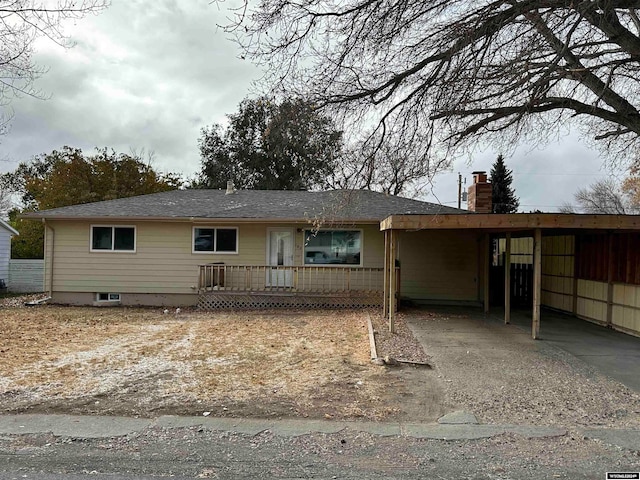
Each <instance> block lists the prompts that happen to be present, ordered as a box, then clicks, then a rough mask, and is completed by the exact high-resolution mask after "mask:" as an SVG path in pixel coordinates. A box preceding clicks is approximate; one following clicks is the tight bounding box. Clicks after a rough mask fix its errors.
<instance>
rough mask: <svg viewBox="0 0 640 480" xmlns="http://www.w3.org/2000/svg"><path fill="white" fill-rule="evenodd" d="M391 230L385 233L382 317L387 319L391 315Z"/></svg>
mask: <svg viewBox="0 0 640 480" xmlns="http://www.w3.org/2000/svg"><path fill="white" fill-rule="evenodd" d="M389 232H390V230H385V232H384V281H383V288H382V290H383V292H384V300H383V302H384V304H383V307H382V308H383V310H382V316H383V317H385V318H386V317H387V316H388V315H389V255H390V253H389V247H390V244H389V235H390V233H389Z"/></svg>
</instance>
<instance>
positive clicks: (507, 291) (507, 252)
mask: <svg viewBox="0 0 640 480" xmlns="http://www.w3.org/2000/svg"><path fill="white" fill-rule="evenodd" d="M510 322H511V234H510V233H507V235H506V241H505V248H504V323H505V324H508V323H510Z"/></svg>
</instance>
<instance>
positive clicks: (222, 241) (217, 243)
mask: <svg viewBox="0 0 640 480" xmlns="http://www.w3.org/2000/svg"><path fill="white" fill-rule="evenodd" d="M193 253H238V229H237V228H236V227H215V228H213V227H193Z"/></svg>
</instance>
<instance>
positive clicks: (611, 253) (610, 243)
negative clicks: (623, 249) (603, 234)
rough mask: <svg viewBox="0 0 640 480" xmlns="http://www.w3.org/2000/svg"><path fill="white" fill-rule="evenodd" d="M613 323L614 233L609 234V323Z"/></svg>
mask: <svg viewBox="0 0 640 480" xmlns="http://www.w3.org/2000/svg"><path fill="white" fill-rule="evenodd" d="M612 323H613V235H611V232H609V233H608V234H607V325H611V324H612Z"/></svg>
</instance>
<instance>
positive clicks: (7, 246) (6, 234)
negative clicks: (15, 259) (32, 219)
mask: <svg viewBox="0 0 640 480" xmlns="http://www.w3.org/2000/svg"><path fill="white" fill-rule="evenodd" d="M13 235H18V231H17V230H16V229H15V228H13V227H12V226H11V225H9V224H8V223H7V222H5V221H4V220H2V219H1V218H0V292H2V291H4V290H5V289H6V288H7V286H8V284H9V260H10V259H11V237H12V236H13Z"/></svg>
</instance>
